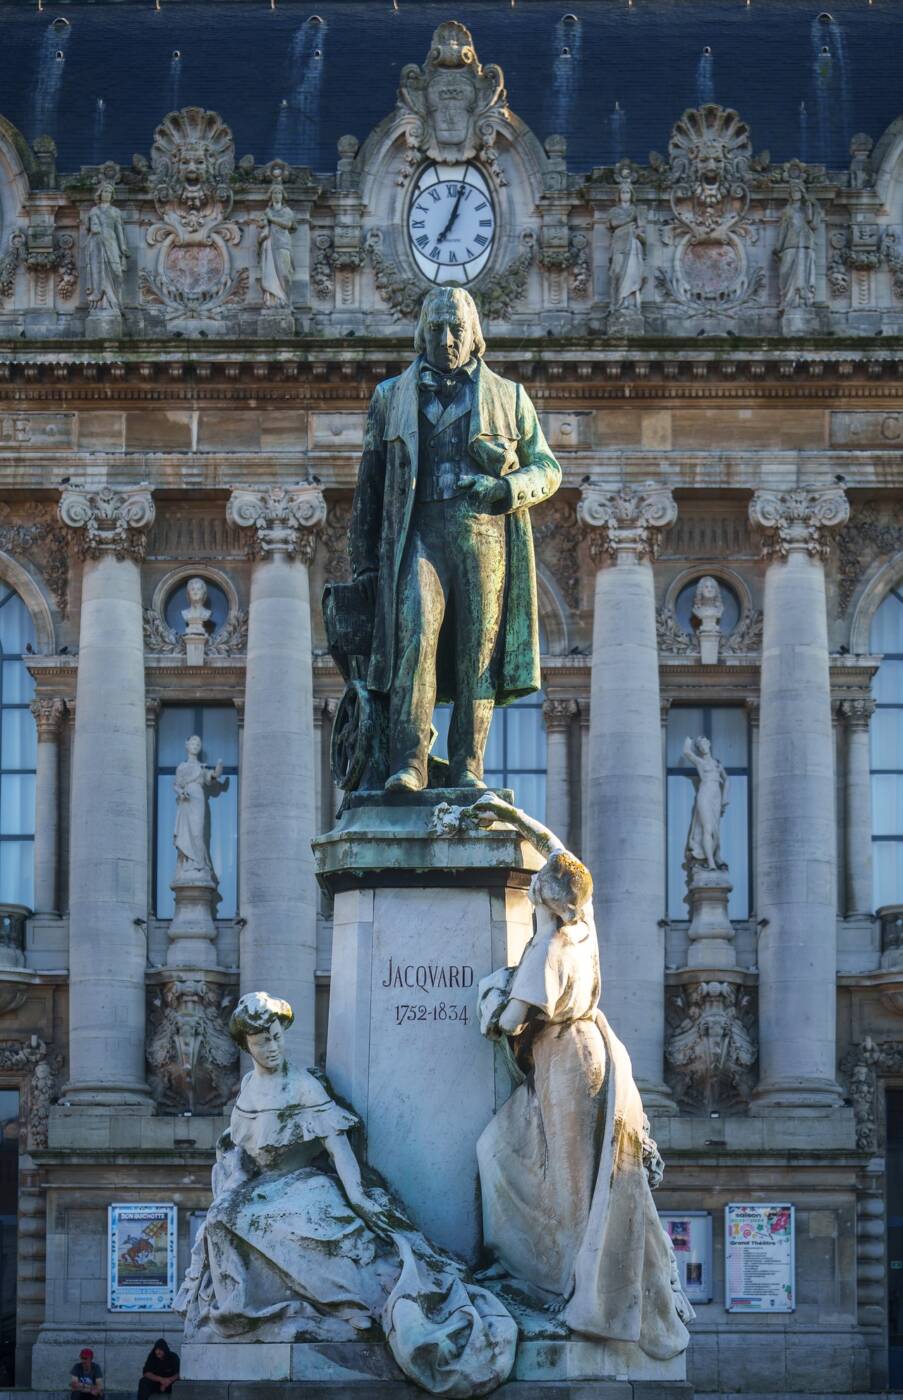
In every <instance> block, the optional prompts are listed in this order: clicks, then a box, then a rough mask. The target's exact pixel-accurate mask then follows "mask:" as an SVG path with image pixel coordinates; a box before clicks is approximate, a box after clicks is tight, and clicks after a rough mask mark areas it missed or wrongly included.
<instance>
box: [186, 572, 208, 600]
mask: <svg viewBox="0 0 903 1400" xmlns="http://www.w3.org/2000/svg"><path fill="white" fill-rule="evenodd" d="M185 592H186V593H187V595H188V601H189V603H193V604H194V605H195V607H203V606H204V604H205V603H206V601H207V585H206V583H205V582H204V580H203V579H202V578H190V579H189V580H188V583H187V585H186V588H185Z"/></svg>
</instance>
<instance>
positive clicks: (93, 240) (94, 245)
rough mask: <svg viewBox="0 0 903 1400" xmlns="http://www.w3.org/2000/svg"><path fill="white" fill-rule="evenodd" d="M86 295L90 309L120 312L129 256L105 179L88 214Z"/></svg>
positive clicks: (109, 185)
mask: <svg viewBox="0 0 903 1400" xmlns="http://www.w3.org/2000/svg"><path fill="white" fill-rule="evenodd" d="M87 234H88V236H87V254H86V256H87V284H86V296H87V299H88V304H89V306H90V307H91V310H92V311H104V310H106V311H120V310H121V309H122V306H121V297H122V280H123V278H124V277H125V265H126V260H127V258H128V255H129V251H128V247H127V246H126V241H125V230H124V229H123V226H122V215H121V214H120V212H119V210H118V209H116V208H115V207H114V204H113V186H112V184H110V182H109V181H107V180H105V181H104V182H103V183H102V184H101V185H99V186H98V189H97V203H96V204H95V205H94V208H93V209H92V210H91V211H90V213H89V214H88V224H87Z"/></svg>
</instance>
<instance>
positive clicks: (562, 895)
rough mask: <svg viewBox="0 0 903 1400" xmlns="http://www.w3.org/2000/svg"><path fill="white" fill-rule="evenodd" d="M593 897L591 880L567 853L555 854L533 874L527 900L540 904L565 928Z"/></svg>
mask: <svg viewBox="0 0 903 1400" xmlns="http://www.w3.org/2000/svg"><path fill="white" fill-rule="evenodd" d="M592 897H593V877H592V875H590V873H589V871H588V870H587V868H586V866H585V865H584V864H583V862H582V861H580V860H578V859H577V857H576V856H575V855H572V854H571V852H570V851H556V853H555V854H554V855H552V856H549V859H548V860H547V861H546V863H545V865H544V866H543V867H542V869H541V870H537V872H536V874H535V875H534V876H533V879H532V881H531V883H530V899H531V900H532V902H533V903H534V904H543V905H545V907H546V908H547V909H549V910H551V912H552V913H553V914H557V916H558V917H559V918H560V919H561V920H562V921H563V922H564V923H567V924H570V923H573V922H574V920H575V919H578V918H579V917H580V915H581V914H582V913H583V910H584V909H585V908H586V906H587V905H588V904H589V902H590V900H591V899H592Z"/></svg>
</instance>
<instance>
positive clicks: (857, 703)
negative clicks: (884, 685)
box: [838, 698, 878, 729]
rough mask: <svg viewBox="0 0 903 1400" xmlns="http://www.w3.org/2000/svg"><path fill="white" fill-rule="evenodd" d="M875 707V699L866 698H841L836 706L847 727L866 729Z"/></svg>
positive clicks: (876, 706)
mask: <svg viewBox="0 0 903 1400" xmlns="http://www.w3.org/2000/svg"><path fill="white" fill-rule="evenodd" d="M877 708H878V705H877V701H875V700H871V699H868V698H863V699H860V700H841V702H840V704H839V706H838V709H839V710H840V713H841V715H842V716H843V719H844V722H845V724H846V726H847V728H848V729H868V727H869V725H870V724H871V720H872V715H873V714H874V713H875V710H876V709H877Z"/></svg>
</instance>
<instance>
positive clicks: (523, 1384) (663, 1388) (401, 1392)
mask: <svg viewBox="0 0 903 1400" xmlns="http://www.w3.org/2000/svg"><path fill="white" fill-rule="evenodd" d="M180 1357H181V1375H182V1379H183V1381H192V1380H197V1381H198V1382H207V1383H217V1384H219V1385H223V1384H224V1383H227V1382H232V1383H233V1385H234V1387H235V1388H234V1389H230V1395H233V1396H235V1397H240V1396H241V1395H242V1390H241V1387H240V1383H242V1382H244V1383H245V1384H247V1385H248V1386H249V1387H250V1386H251V1385H252V1384H253V1390H252V1389H250V1388H249V1390H248V1400H252V1397H253V1400H258V1397H262V1396H263V1395H264V1392H263V1391H262V1390H260V1388H259V1387H260V1385H261V1383H264V1382H269V1383H270V1386H269V1387H268V1388H267V1391H266V1396H267V1397H268V1400H269V1396H270V1394H272V1396H273V1400H276V1398H277V1397H279V1396H285V1397H286V1400H288V1396H289V1395H294V1394H298V1391H297V1390H295V1387H296V1386H302V1387H303V1390H302V1391H301V1394H303V1395H304V1396H308V1395H312V1394H318V1393H319V1387H321V1386H322V1388H323V1390H322V1393H323V1394H324V1395H329V1396H332V1397H336V1400H337V1397H339V1396H341V1395H343V1394H345V1393H346V1392H345V1387H347V1393H348V1394H349V1395H364V1394H366V1395H367V1396H368V1397H371V1396H377V1395H379V1396H385V1397H386V1400H402V1397H406V1396H420V1397H422V1396H423V1394H424V1391H422V1390H421V1389H420V1388H419V1386H416V1385H414V1384H413V1383H412V1382H411V1381H409V1380H407V1379H406V1378H405V1377H404V1376H403V1375H402V1373H401V1371H400V1370H399V1369H398V1367H397V1366H396V1364H395V1362H394V1360H393V1359H392V1357H391V1355H390V1354H389V1351H388V1349H387V1348H386V1347H385V1346H384V1345H383V1344H382V1343H381V1342H296V1343H294V1344H290V1343H266V1342H256V1343H255V1342H248V1343H225V1342H224V1343H209V1344H203V1343H196V1342H185V1343H183V1345H182V1347H181V1349H180ZM628 1377H629V1379H628ZM685 1377H686V1365H685V1360H684V1357H683V1356H679V1357H675V1358H674V1360H673V1361H653V1360H651V1358H650V1357H648V1356H646V1355H645V1354H644V1353H643V1352H641V1351H640V1350H639V1348H638V1347H636V1346H631V1345H629V1344H627V1343H615V1342H609V1343H605V1342H592V1341H589V1340H586V1339H580V1338H576V1337H573V1338H568V1339H566V1340H545V1341H539V1340H536V1341H522V1342H521V1343H520V1345H519V1346H518V1350H517V1361H516V1363H515V1367H514V1371H513V1373H512V1375H511V1378H510V1380H509V1381H508V1382H507V1383H506V1384H505V1385H503V1386H501V1387H500V1388H499V1389H498V1390H496V1391H494V1392H492V1393H493V1394H495V1395H499V1396H507V1395H516V1396H523V1397H524V1400H526V1397H527V1396H529V1397H533V1396H536V1397H537V1400H538V1397H541V1396H546V1395H548V1396H549V1397H550V1400H551V1397H552V1396H556V1397H558V1400H563V1394H564V1395H567V1394H568V1393H569V1392H568V1391H567V1390H565V1391H564V1392H563V1393H562V1384H563V1383H567V1382H581V1381H582V1382H585V1383H586V1388H585V1389H583V1388H582V1387H581V1388H580V1389H575V1390H572V1391H571V1392H570V1393H572V1394H573V1395H575V1396H576V1395H581V1396H583V1395H585V1396H587V1397H589V1396H599V1397H601V1396H603V1395H604V1397H605V1400H631V1396H632V1395H633V1394H634V1393H636V1394H637V1395H639V1394H642V1393H645V1394H647V1395H649V1396H650V1397H651V1395H652V1393H653V1392H652V1389H651V1387H652V1386H653V1385H654V1386H655V1387H656V1389H655V1396H656V1397H657V1400H659V1397H661V1400H665V1397H666V1396H667V1397H670V1396H672V1395H673V1396H674V1397H677V1396H680V1397H681V1400H692V1395H693V1389H692V1387H691V1386H690V1385H688V1384H687V1382H686V1379H685ZM364 1384H366V1386H367V1388H366V1390H364V1388H363V1387H364ZM601 1385H604V1391H603V1390H602V1389H601V1388H600V1386H601ZM377 1387H379V1388H378V1389H377ZM641 1387H642V1389H641ZM210 1393H211V1394H213V1393H214V1392H213V1391H211V1392H210ZM216 1393H217V1394H218V1395H219V1394H223V1393H224V1392H222V1391H218V1392H216ZM205 1394H206V1392H205V1391H204V1390H203V1388H202V1386H201V1384H198V1386H197V1400H201V1396H202V1395H205ZM179 1395H180V1397H181V1398H182V1400H187V1397H190V1396H194V1395H195V1390H194V1387H188V1386H184V1385H181V1384H180V1387H179Z"/></svg>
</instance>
